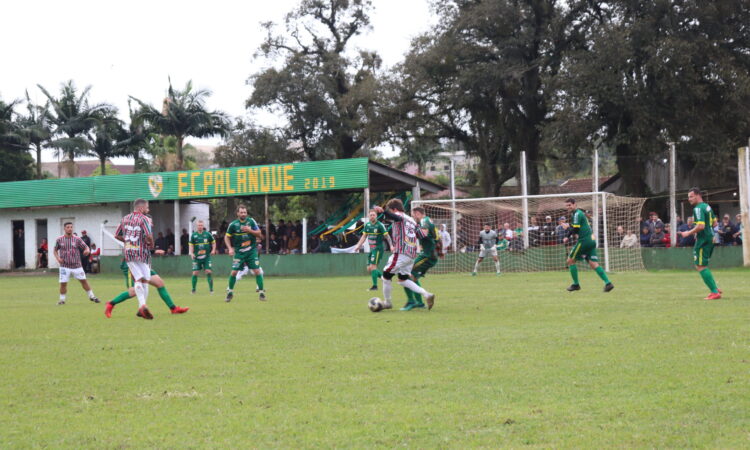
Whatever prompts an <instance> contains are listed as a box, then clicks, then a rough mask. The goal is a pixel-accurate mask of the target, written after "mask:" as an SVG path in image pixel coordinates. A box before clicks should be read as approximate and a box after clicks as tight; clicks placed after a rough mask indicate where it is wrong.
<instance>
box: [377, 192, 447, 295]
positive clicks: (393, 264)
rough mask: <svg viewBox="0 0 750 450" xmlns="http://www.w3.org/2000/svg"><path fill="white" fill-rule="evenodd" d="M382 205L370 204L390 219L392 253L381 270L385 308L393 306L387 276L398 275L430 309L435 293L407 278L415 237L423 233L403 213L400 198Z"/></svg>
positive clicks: (413, 251) (406, 286)
mask: <svg viewBox="0 0 750 450" xmlns="http://www.w3.org/2000/svg"><path fill="white" fill-rule="evenodd" d="M386 208H387V209H386V210H383V208H381V207H380V206H375V207H373V209H374V210H375V212H376V213H378V214H382V213H385V217H386V218H387V219H388V220H391V221H393V229H392V231H393V249H392V250H393V253H392V254H391V257H390V258H388V262H387V263H386V265H385V269H384V270H383V297H385V302H386V305H387V308H392V307H393V303H392V302H391V292H392V290H393V286H392V285H391V279H393V276H394V275H396V274H398V284H400V285H401V286H403V287H405V288H407V289H411V290H412V291H414V292H416V293H417V294H420V295H422V296H424V298H425V301H426V302H427V308H428V309H432V307H433V305H434V304H435V294H431V293H429V292H427V291H426V290H424V288H422V287H421V286H419V285H417V284H416V283H415V282H414V281H412V280H410V279H409V276H410V275H411V270H412V267H413V266H414V258H415V257H416V256H417V238H419V239H422V238H424V233H423V232H422V229H421V228H419V227H418V226H417V223H416V222H415V221H414V219H412V218H411V217H409V216H408V215H407V214H406V213H405V212H404V204H403V203H402V202H401V200H399V199H397V198H394V199H391V200H389V201H388V203H387V204H386Z"/></svg>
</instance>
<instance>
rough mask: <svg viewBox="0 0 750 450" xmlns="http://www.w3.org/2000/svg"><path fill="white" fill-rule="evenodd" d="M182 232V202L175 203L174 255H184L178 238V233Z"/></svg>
mask: <svg viewBox="0 0 750 450" xmlns="http://www.w3.org/2000/svg"><path fill="white" fill-rule="evenodd" d="M179 232H180V201H179V200H175V201H174V236H175V239H174V254H175V255H180V254H182V243H181V242H180V240H179V239H178V238H177V233H179Z"/></svg>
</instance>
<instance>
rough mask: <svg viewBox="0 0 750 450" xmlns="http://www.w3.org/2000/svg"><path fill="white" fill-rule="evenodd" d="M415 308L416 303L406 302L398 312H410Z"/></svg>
mask: <svg viewBox="0 0 750 450" xmlns="http://www.w3.org/2000/svg"><path fill="white" fill-rule="evenodd" d="M416 306H417V304H416V303H412V302H406V304H405V305H404V307H403V308H401V309H400V310H399V311H411V310H412V309H414V308H415V307H416Z"/></svg>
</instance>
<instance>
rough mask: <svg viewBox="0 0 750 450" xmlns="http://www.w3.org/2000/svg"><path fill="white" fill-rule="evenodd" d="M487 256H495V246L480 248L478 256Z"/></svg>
mask: <svg viewBox="0 0 750 450" xmlns="http://www.w3.org/2000/svg"><path fill="white" fill-rule="evenodd" d="M487 256H497V247H492V248H489V249H487V248H482V249H481V250H479V257H480V258H486V257H487Z"/></svg>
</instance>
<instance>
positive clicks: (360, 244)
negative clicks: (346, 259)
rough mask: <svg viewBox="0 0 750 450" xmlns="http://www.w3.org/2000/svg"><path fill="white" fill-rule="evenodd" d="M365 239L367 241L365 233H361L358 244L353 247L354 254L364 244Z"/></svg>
mask: <svg viewBox="0 0 750 450" xmlns="http://www.w3.org/2000/svg"><path fill="white" fill-rule="evenodd" d="M365 239H367V233H362V237H361V238H359V242H357V245H355V246H354V252H355V253H356V252H358V251H359V248H360V247H362V244H364V243H365Z"/></svg>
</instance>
